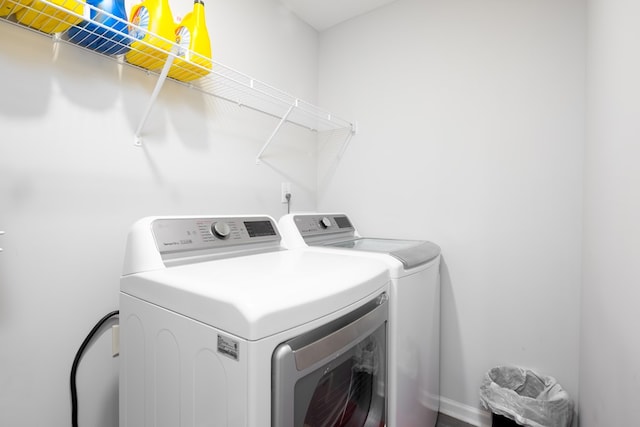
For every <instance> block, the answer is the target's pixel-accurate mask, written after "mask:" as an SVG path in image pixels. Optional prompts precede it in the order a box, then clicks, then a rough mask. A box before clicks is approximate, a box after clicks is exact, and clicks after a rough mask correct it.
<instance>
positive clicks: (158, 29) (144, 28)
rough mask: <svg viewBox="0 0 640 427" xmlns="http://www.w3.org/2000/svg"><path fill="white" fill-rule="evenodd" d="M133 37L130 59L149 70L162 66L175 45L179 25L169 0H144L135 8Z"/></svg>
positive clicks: (132, 62)
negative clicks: (174, 17) (176, 30)
mask: <svg viewBox="0 0 640 427" xmlns="http://www.w3.org/2000/svg"><path fill="white" fill-rule="evenodd" d="M129 20H130V21H131V23H132V24H134V25H136V27H133V26H130V27H129V35H130V36H131V37H132V39H133V42H132V43H131V50H129V52H127V54H126V55H125V58H126V60H127V62H130V63H131V64H134V65H138V66H139V67H143V68H147V69H149V70H158V69H161V68H162V66H163V65H164V63H165V62H166V60H167V56H168V54H167V52H169V51H170V50H171V47H172V46H173V44H172V42H173V40H174V39H175V29H176V24H175V22H174V20H173V14H172V13H171V8H170V7H169V1H168V0H143V1H142V3H138V4H136V5H134V6H133V7H132V8H131V13H130V14H129Z"/></svg>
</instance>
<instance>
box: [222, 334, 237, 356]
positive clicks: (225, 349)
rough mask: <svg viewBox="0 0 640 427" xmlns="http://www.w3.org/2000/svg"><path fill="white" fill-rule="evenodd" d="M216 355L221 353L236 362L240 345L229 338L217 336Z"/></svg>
mask: <svg viewBox="0 0 640 427" xmlns="http://www.w3.org/2000/svg"><path fill="white" fill-rule="evenodd" d="M218 353H222V354H224V355H225V356H228V357H230V358H232V359H233V360H238V358H239V356H240V344H238V341H235V340H232V339H231V338H227V337H223V336H222V335H218Z"/></svg>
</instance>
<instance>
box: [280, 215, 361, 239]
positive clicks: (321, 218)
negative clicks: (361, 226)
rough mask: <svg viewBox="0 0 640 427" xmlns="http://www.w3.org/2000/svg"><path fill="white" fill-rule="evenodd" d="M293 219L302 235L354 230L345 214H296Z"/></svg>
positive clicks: (350, 231) (351, 231)
mask: <svg viewBox="0 0 640 427" xmlns="http://www.w3.org/2000/svg"><path fill="white" fill-rule="evenodd" d="M293 220H294V222H295V224H296V227H297V228H298V231H299V232H300V234H301V235H302V237H309V236H318V235H329V234H335V233H345V232H348V233H353V232H354V231H355V228H354V227H353V225H351V221H350V220H349V218H348V217H347V216H346V215H323V214H310V215H296V216H294V219H293Z"/></svg>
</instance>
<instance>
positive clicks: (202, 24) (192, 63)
mask: <svg viewBox="0 0 640 427" xmlns="http://www.w3.org/2000/svg"><path fill="white" fill-rule="evenodd" d="M176 43H177V44H178V46H179V49H178V54H177V57H176V59H175V60H174V61H173V64H172V65H171V69H170V70H169V77H173V78H174V79H177V80H182V81H185V82H187V81H191V80H195V79H198V78H200V77H203V76H206V75H207V74H209V71H211V65H212V64H211V41H210V40H209V32H208V31H207V22H206V18H205V14H204V2H203V1H202V0H195V1H194V2H193V12H189V13H187V15H186V16H185V17H184V19H183V20H182V22H181V23H180V25H179V26H178V28H176Z"/></svg>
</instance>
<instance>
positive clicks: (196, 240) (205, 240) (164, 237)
mask: <svg viewBox="0 0 640 427" xmlns="http://www.w3.org/2000/svg"><path fill="white" fill-rule="evenodd" d="M151 231H152V233H153V237H154V239H155V242H156V246H157V248H158V251H159V252H160V253H161V254H172V253H177V252H191V251H200V250H209V249H222V250H224V249H225V248H234V247H236V246H242V247H243V248H246V249H250V247H252V246H258V247H264V246H265V244H266V245H268V244H269V243H272V244H274V245H276V246H278V245H279V244H280V234H279V233H278V228H277V227H276V225H275V223H274V221H273V220H272V219H271V218H269V217H257V216H248V217H201V218H192V217H188V218H187V217H181V218H158V219H155V220H154V221H153V222H152V223H151ZM236 249H237V248H236Z"/></svg>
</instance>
